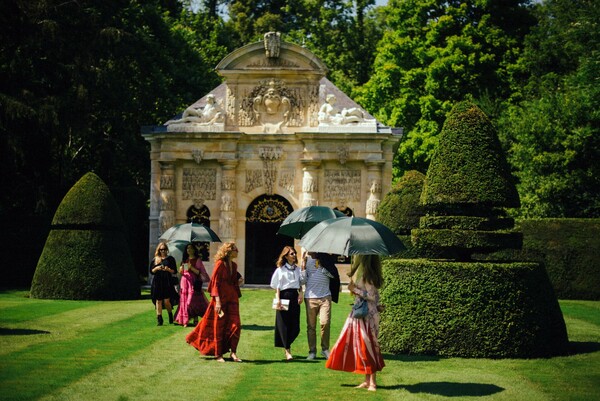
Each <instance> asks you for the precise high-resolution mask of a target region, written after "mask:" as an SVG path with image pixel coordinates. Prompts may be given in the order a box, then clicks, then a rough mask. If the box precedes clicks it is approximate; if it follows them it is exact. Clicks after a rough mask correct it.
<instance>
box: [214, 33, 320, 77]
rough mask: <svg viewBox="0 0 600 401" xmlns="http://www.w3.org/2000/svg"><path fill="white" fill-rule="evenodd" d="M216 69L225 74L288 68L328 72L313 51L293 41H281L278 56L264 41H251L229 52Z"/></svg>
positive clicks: (288, 69)
mask: <svg viewBox="0 0 600 401" xmlns="http://www.w3.org/2000/svg"><path fill="white" fill-rule="evenodd" d="M216 70H217V71H218V72H219V73H220V74H221V75H223V76H227V75H229V73H230V72H234V71H235V72H240V71H247V72H251V71H252V72H260V71H264V72H269V71H272V70H278V71H281V70H286V71H294V72H295V73H299V72H302V71H304V72H312V73H316V74H318V75H321V76H325V74H326V73H327V67H326V66H325V64H323V62H322V61H321V60H320V59H319V58H318V57H316V56H315V55H314V54H313V53H312V52H311V51H309V50H307V49H305V48H303V47H301V46H298V45H296V44H293V43H288V42H283V41H281V42H280V44H279V49H278V54H277V57H273V56H272V55H270V54H269V53H268V50H267V49H266V45H265V42H264V41H261V42H256V43H251V44H249V45H246V46H243V47H240V48H239V49H236V50H234V51H233V52H231V53H230V54H228V55H227V56H226V57H225V58H224V59H223V60H221V62H220V63H219V64H218V65H217V67H216Z"/></svg>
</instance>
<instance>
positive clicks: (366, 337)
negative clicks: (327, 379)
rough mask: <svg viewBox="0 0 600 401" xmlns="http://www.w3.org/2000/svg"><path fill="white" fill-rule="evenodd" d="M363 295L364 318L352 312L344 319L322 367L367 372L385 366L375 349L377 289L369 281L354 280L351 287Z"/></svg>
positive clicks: (377, 315) (377, 324)
mask: <svg viewBox="0 0 600 401" xmlns="http://www.w3.org/2000/svg"><path fill="white" fill-rule="evenodd" d="M354 292H355V295H356V297H358V296H359V295H357V294H358V293H360V294H361V295H366V298H367V304H368V306H369V313H368V315H367V316H366V317H365V318H364V319H354V318H353V317H352V313H350V315H349V316H348V318H347V319H346V323H345V324H344V327H343V328H342V332H341V333H340V337H339V338H338V340H337V342H336V343H335V345H334V346H333V348H332V349H331V353H330V355H329V359H327V362H326V363H325V367H326V368H328V369H333V370H341V371H344V372H352V373H359V374H363V375H370V374H373V373H376V372H379V371H380V370H382V369H383V367H384V366H385V363H384V362H383V356H382V355H381V351H380V350H379V342H378V341H377V336H378V334H379V311H378V310H377V304H378V303H379V291H378V290H377V288H375V287H374V286H373V285H371V284H370V283H365V282H363V281H362V280H359V281H357V282H356V288H355V289H354Z"/></svg>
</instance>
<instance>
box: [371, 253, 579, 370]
mask: <svg viewBox="0 0 600 401" xmlns="http://www.w3.org/2000/svg"><path fill="white" fill-rule="evenodd" d="M383 273H384V277H385V284H384V286H383V288H382V289H381V302H382V303H383V304H384V305H386V309H385V311H384V312H383V313H382V319H381V325H380V343H381V347H382V349H383V350H384V351H386V352H391V353H416V354H430V355H440V356H460V357H492V358H529V357H546V356H551V355H562V354H565V353H567V351H568V338H567V333H566V327H565V323H564V320H563V317H562V313H561V311H560V307H559V305H558V301H557V300H556V296H555V294H554V291H553V289H552V286H551V284H550V281H549V279H548V276H547V274H546V272H545V269H544V268H543V266H542V265H540V264H538V263H461V262H450V261H430V260H424V259H416V260H407V259H404V260H400V259H389V260H386V261H385V262H384V263H383Z"/></svg>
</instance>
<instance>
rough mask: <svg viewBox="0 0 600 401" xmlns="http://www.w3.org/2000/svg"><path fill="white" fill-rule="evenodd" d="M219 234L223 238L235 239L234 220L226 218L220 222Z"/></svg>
mask: <svg viewBox="0 0 600 401" xmlns="http://www.w3.org/2000/svg"><path fill="white" fill-rule="evenodd" d="M219 234H220V236H221V237H223V238H234V237H235V233H234V230H233V219H232V218H231V217H225V218H222V219H221V220H219Z"/></svg>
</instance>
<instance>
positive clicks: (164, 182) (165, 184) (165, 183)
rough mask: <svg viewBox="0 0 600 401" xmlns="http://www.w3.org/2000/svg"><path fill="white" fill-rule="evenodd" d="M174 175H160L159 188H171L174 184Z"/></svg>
mask: <svg viewBox="0 0 600 401" xmlns="http://www.w3.org/2000/svg"><path fill="white" fill-rule="evenodd" d="M174 184H175V177H174V176H173V175H172V174H163V175H161V176H160V189H173V188H174V187H175V186H174Z"/></svg>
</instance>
